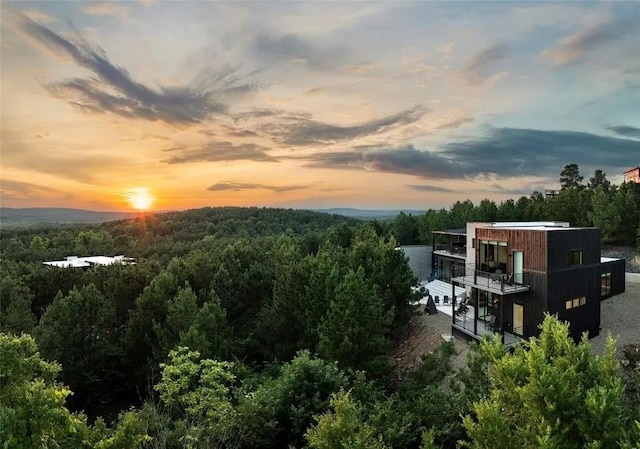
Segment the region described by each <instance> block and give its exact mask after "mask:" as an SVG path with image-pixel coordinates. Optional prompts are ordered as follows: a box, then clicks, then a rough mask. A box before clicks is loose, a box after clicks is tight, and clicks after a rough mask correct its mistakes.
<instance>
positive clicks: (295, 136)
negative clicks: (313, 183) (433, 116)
mask: <svg viewBox="0 0 640 449" xmlns="http://www.w3.org/2000/svg"><path fill="white" fill-rule="evenodd" d="M427 112H428V110H427V109H426V108H424V107H420V106H416V107H414V108H411V109H408V110H405V111H402V112H399V113H398V114H394V115H390V116H388V117H383V118H380V119H376V120H371V121H369V122H365V123H361V124H358V125H352V126H344V125H334V124H329V123H324V122H320V121H316V120H312V119H310V118H287V119H285V120H284V121H281V122H280V123H268V124H266V125H264V126H263V127H261V131H263V132H265V133H268V134H271V135H272V137H273V138H274V139H275V140H276V141H277V142H279V143H283V144H286V145H294V146H295V145H299V146H307V145H326V144H332V143H339V142H344V141H349V140H353V139H356V138H359V137H364V136H370V135H375V134H380V133H383V132H385V131H389V130H391V129H395V128H397V127H401V126H405V125H408V124H411V123H414V122H416V121H418V120H420V119H421V118H422V117H423V116H424V115H425V114H426V113H427Z"/></svg>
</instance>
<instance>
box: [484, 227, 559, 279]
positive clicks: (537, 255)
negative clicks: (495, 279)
mask: <svg viewBox="0 0 640 449" xmlns="http://www.w3.org/2000/svg"><path fill="white" fill-rule="evenodd" d="M476 240H497V241H500V242H507V251H508V253H507V254H508V258H509V259H508V261H507V273H511V272H512V270H513V251H522V253H523V263H524V271H525V272H526V271H546V268H547V232H546V231H537V230H532V229H491V228H478V229H477V230H476ZM476 247H479V245H477V244H476ZM476 251H478V248H476ZM476 256H477V258H476V260H478V258H479V256H478V253H476Z"/></svg>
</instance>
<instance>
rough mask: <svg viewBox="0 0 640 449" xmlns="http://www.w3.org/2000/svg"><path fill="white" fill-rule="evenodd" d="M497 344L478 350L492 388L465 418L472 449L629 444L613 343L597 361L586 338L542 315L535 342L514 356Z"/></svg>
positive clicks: (570, 448) (565, 448) (486, 343)
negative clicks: (573, 335) (483, 356)
mask: <svg viewBox="0 0 640 449" xmlns="http://www.w3.org/2000/svg"><path fill="white" fill-rule="evenodd" d="M501 347H502V344H501V343H500V341H499V339H494V340H485V341H483V342H482V344H481V350H482V351H483V352H485V353H486V354H489V355H491V354H495V356H493V357H492V360H491V366H490V370H489V378H490V381H491V389H490V391H489V396H488V397H487V398H486V399H483V400H480V401H479V402H477V403H475V404H474V406H473V411H474V415H473V416H471V415H468V416H466V417H465V418H464V426H465V428H466V429H467V432H468V434H469V436H470V438H471V443H470V444H469V445H468V447H471V448H478V449H479V448H497V449H500V448H514V449H515V448H523V447H545V448H563V449H579V448H580V449H581V448H585V447H589V448H596V447H602V448H605V447H607V448H609V447H620V445H625V444H629V434H628V432H627V425H628V424H630V423H629V422H628V421H629V420H628V411H627V410H626V408H625V403H624V398H623V393H622V392H623V386H622V381H621V379H620V377H619V374H618V362H617V360H616V357H615V342H614V341H613V340H612V339H609V340H608V343H607V349H606V351H605V353H604V355H602V356H597V355H595V354H594V353H593V352H592V350H591V345H590V344H589V342H588V340H587V339H586V337H584V339H583V341H582V342H581V343H580V344H578V345H576V344H575V343H574V342H573V340H572V339H571V338H570V336H569V327H568V325H567V324H563V323H560V322H559V321H558V320H557V319H555V318H552V317H550V316H547V317H546V318H545V320H544V322H543V324H542V332H541V334H540V337H538V338H534V339H531V340H530V341H529V342H528V343H527V345H526V347H525V346H519V347H517V348H516V350H515V352H514V353H513V354H511V353H504V352H503V351H501V350H500V348H501Z"/></svg>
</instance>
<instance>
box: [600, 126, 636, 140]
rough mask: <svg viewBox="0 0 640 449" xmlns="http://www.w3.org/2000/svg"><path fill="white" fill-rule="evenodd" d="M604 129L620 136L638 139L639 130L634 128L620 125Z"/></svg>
mask: <svg viewBox="0 0 640 449" xmlns="http://www.w3.org/2000/svg"><path fill="white" fill-rule="evenodd" d="M606 128H607V129H608V130H611V131H613V132H614V133H616V134H618V135H620V136H625V137H633V138H636V139H640V128H636V127H634V126H624V125H620V126H607V127H606Z"/></svg>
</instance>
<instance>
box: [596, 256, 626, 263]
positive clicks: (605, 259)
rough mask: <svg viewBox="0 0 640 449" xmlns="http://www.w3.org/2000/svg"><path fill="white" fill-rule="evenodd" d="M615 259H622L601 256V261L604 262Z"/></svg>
mask: <svg viewBox="0 0 640 449" xmlns="http://www.w3.org/2000/svg"><path fill="white" fill-rule="evenodd" d="M615 260H621V259H620V258H619V257H601V258H600V263H603V262H613V261H615Z"/></svg>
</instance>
